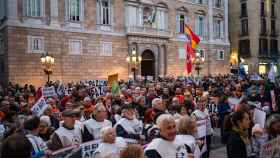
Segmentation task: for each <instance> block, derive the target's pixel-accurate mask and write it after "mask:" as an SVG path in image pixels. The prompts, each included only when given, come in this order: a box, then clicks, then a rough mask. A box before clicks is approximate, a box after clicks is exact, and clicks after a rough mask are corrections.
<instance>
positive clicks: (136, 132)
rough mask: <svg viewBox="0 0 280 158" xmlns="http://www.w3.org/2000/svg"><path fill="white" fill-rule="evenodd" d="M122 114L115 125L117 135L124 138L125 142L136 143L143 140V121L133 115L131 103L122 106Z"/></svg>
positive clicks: (133, 110)
mask: <svg viewBox="0 0 280 158" xmlns="http://www.w3.org/2000/svg"><path fill="white" fill-rule="evenodd" d="M122 116H123V118H122V119H120V120H119V121H118V122H117V124H116V125H115V126H116V131H117V136H118V137H122V138H124V139H125V141H126V143H127V144H136V143H138V141H139V140H145V136H144V135H142V131H143V123H142V122H141V121H139V120H138V119H137V118H136V117H135V109H134V107H133V106H132V105H131V104H125V105H123V107H122Z"/></svg>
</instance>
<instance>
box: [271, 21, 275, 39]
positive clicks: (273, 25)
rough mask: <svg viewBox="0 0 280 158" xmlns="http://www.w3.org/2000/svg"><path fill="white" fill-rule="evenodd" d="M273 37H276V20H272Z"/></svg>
mask: <svg viewBox="0 0 280 158" xmlns="http://www.w3.org/2000/svg"><path fill="white" fill-rule="evenodd" d="M271 36H276V24H275V20H271Z"/></svg>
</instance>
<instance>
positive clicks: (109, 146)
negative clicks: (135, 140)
mask: <svg viewBox="0 0 280 158" xmlns="http://www.w3.org/2000/svg"><path fill="white" fill-rule="evenodd" d="M100 132H101V140H102V143H101V144H99V146H98V148H97V149H96V151H95V158H105V157H106V156H109V155H112V156H117V155H119V154H120V151H121V150H122V149H124V148H125V147H126V142H125V140H124V139H123V138H121V137H116V129H115V128H112V127H104V128H102V129H101V131H100Z"/></svg>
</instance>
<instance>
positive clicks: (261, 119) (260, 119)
mask: <svg viewBox="0 0 280 158" xmlns="http://www.w3.org/2000/svg"><path fill="white" fill-rule="evenodd" d="M265 120H266V113H265V112H264V111H262V110H259V109H258V108H255V110H254V116H253V121H254V123H255V124H259V125H260V126H261V127H262V128H264V125H265Z"/></svg>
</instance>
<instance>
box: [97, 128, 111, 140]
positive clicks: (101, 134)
mask: <svg viewBox="0 0 280 158" xmlns="http://www.w3.org/2000/svg"><path fill="white" fill-rule="evenodd" d="M111 129H113V130H114V128H113V127H111V126H106V127H103V128H102V129H101V130H100V136H101V139H102V141H104V139H105V138H106V135H107V133H108V131H109V130H111Z"/></svg>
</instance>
